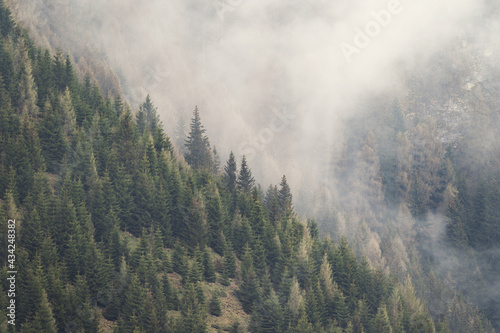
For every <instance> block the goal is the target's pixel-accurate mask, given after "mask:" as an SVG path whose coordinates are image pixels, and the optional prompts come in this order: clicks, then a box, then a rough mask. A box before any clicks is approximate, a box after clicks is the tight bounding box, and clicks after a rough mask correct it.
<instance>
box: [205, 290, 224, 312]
mask: <svg viewBox="0 0 500 333" xmlns="http://www.w3.org/2000/svg"><path fill="white" fill-rule="evenodd" d="M208 312H209V313H210V314H211V315H212V316H216V317H220V316H221V315H222V309H221V304H220V299H219V295H218V293H217V292H214V293H213V295H212V298H210V303H208Z"/></svg>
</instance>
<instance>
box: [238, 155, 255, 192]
mask: <svg viewBox="0 0 500 333" xmlns="http://www.w3.org/2000/svg"><path fill="white" fill-rule="evenodd" d="M237 184H238V189H239V190H240V191H242V192H245V193H250V191H251V190H252V189H253V187H254V184H255V180H254V179H253V177H252V172H251V171H250V168H249V167H248V164H247V159H246V157H245V156H243V159H242V160H241V167H240V173H239V175H238V181H237Z"/></svg>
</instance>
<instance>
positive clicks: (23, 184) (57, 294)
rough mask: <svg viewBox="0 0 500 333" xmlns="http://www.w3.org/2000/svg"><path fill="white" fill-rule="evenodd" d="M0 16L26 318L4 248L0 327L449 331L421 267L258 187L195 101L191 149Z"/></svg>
mask: <svg viewBox="0 0 500 333" xmlns="http://www.w3.org/2000/svg"><path fill="white" fill-rule="evenodd" d="M0 19H1V20H0V33H1V35H2V36H1V42H0V75H1V81H0V83H1V84H0V198H1V207H2V209H1V214H0V215H1V219H0V223H1V228H2V232H3V233H4V234H7V233H8V232H7V230H8V220H9V219H11V220H14V219H15V220H16V225H17V229H16V237H17V238H16V241H15V244H16V251H15V254H16V258H15V266H16V267H17V280H16V281H17V282H16V283H17V290H16V296H15V300H16V317H15V323H16V325H15V326H13V325H10V324H8V323H7V316H6V311H7V310H6V309H7V302H8V301H9V300H8V299H7V290H8V289H9V285H8V281H7V271H8V268H7V267H8V266H7V264H8V262H7V258H8V257H7V255H6V254H5V252H4V255H2V257H1V262H2V271H1V274H0V275H1V281H2V291H1V293H0V305H1V306H0V308H1V309H2V310H1V311H0V312H1V318H2V319H1V320H2V321H1V325H0V330H1V331H6V332H9V331H20V332H82V331H84V332H99V331H107V332H112V331H115V332H204V331H215V330H225V331H233V332H240V331H251V332H322V331H324V332H343V331H345V332H393V331H394V332H403V331H405V332H417V331H418V332H435V331H436V327H437V331H439V332H446V331H448V329H447V323H446V322H443V323H438V324H437V325H435V324H434V322H433V320H432V318H431V316H430V314H429V312H428V309H427V306H426V305H425V304H424V303H422V302H421V301H420V300H419V299H418V298H417V297H416V296H415V290H414V288H413V285H412V282H411V278H410V277H408V278H407V279H406V280H405V281H404V283H400V282H398V280H397V279H394V278H390V277H389V276H388V275H386V274H385V273H384V272H382V271H381V270H374V269H373V268H371V267H370V265H369V263H368V261H367V260H364V259H358V258H357V257H356V256H355V255H354V254H353V252H352V251H351V250H350V248H349V245H348V244H347V242H346V240H345V239H343V238H342V239H341V240H340V241H338V242H333V241H332V240H329V239H328V238H323V237H320V235H319V232H318V229H317V227H316V224H315V222H314V221H308V222H307V224H304V223H303V222H302V221H300V220H299V219H298V218H297V216H296V214H295V213H294V211H293V206H292V197H291V194H290V188H289V186H288V184H287V180H286V177H283V178H282V179H281V182H280V185H279V186H270V187H269V189H268V190H267V192H266V193H263V191H262V190H261V188H260V186H257V185H256V184H255V180H254V179H253V177H252V173H251V170H250V169H249V167H248V165H247V163H246V160H245V158H244V157H241V163H237V159H240V157H239V156H238V158H236V157H235V156H234V155H232V154H231V156H230V158H229V160H228V161H227V162H226V163H225V164H224V167H222V166H221V165H220V161H219V160H218V154H217V153H216V149H215V148H213V149H212V147H211V146H210V144H209V140H208V137H207V136H206V134H205V130H204V129H203V127H202V125H201V120H200V111H199V110H198V109H197V108H195V111H194V113H193V119H192V122H191V131H190V135H189V137H188V139H187V143H186V148H187V154H186V156H185V158H184V157H183V156H178V155H177V154H176V153H175V149H174V147H173V146H172V143H171V142H170V139H169V137H168V136H166V135H165V133H164V131H163V127H162V124H161V122H160V121H159V119H158V115H157V111H156V108H155V106H154V104H153V102H152V101H151V100H150V99H149V98H147V99H146V100H145V101H144V103H143V104H142V105H141V106H140V107H139V109H138V110H134V111H132V110H130V109H129V107H128V106H127V105H126V104H124V103H122V101H121V99H120V95H118V94H117V95H115V96H114V98H113V97H111V96H108V97H106V98H105V97H103V95H102V93H101V91H100V90H99V88H98V87H97V85H96V84H95V82H93V81H92V80H91V79H90V78H89V77H87V78H86V79H85V80H83V81H81V80H78V79H77V77H76V75H75V72H74V70H73V65H72V62H71V61H70V59H69V58H68V57H65V56H63V54H62V53H56V54H51V53H50V52H49V51H47V50H44V49H42V48H40V47H38V46H36V45H35V44H34V43H33V42H32V41H31V40H30V39H29V37H28V36H27V33H26V32H25V31H24V30H22V29H21V28H20V27H18V26H16V24H15V23H14V22H13V21H12V19H11V17H10V13H9V10H8V9H6V8H5V6H4V5H3V3H1V5H0ZM193 104H195V103H193ZM1 247H2V248H3V249H6V248H7V238H5V237H4V238H2V244H1ZM471 325H473V327H471V329H474V330H475V331H487V330H491V328H490V326H488V325H489V324H488V322H487V321H481V320H476V321H474V322H473V323H471Z"/></svg>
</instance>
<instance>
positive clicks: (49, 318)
mask: <svg viewBox="0 0 500 333" xmlns="http://www.w3.org/2000/svg"><path fill="white" fill-rule="evenodd" d="M34 326H35V327H40V331H38V332H47V333H56V332H57V327H56V321H55V319H54V316H53V314H52V307H51V306H50V303H49V301H48V299H47V293H46V292H45V290H44V291H43V292H42V299H41V303H40V306H39V310H38V312H37V313H36V315H35V319H34Z"/></svg>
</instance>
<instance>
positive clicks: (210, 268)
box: [203, 247, 216, 283]
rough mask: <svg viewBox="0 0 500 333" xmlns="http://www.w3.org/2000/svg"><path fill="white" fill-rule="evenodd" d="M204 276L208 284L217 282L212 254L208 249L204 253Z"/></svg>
mask: <svg viewBox="0 0 500 333" xmlns="http://www.w3.org/2000/svg"><path fill="white" fill-rule="evenodd" d="M203 276H204V278H205V281H207V282H211V283H213V282H215V281H216V276H215V267H214V263H213V261H212V259H211V258H210V252H209V251H208V248H206V247H205V249H204V251H203Z"/></svg>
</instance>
